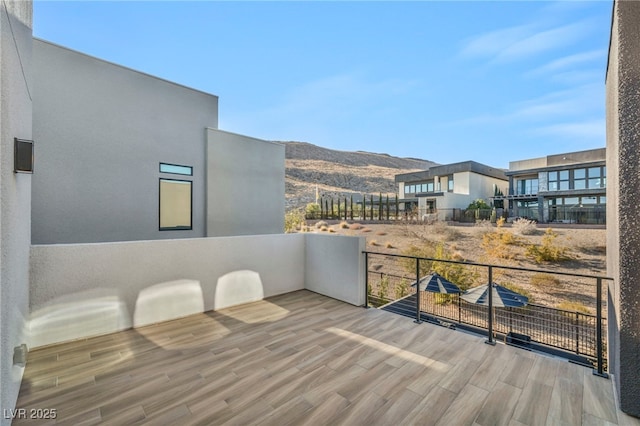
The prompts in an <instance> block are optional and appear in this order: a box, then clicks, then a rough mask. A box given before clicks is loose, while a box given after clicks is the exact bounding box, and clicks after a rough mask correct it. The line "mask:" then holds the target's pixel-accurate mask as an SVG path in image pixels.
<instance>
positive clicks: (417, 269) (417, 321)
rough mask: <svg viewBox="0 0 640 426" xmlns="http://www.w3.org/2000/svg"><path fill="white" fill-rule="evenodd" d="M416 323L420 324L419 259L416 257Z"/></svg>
mask: <svg viewBox="0 0 640 426" xmlns="http://www.w3.org/2000/svg"><path fill="white" fill-rule="evenodd" d="M414 322H415V323H416V324H420V323H421V322H422V321H421V320H420V259H418V258H416V319H415V321H414Z"/></svg>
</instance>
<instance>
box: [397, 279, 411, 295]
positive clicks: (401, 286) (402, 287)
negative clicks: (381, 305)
mask: <svg viewBox="0 0 640 426" xmlns="http://www.w3.org/2000/svg"><path fill="white" fill-rule="evenodd" d="M395 291H396V298H398V299H400V298H403V297H405V296H406V295H407V294H409V284H408V283H407V281H406V280H404V279H403V280H401V281H400V282H399V283H397V284H396V288H395Z"/></svg>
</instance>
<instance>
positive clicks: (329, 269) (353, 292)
mask: <svg viewBox="0 0 640 426" xmlns="http://www.w3.org/2000/svg"><path fill="white" fill-rule="evenodd" d="M364 250H365V239H364V238H361V237H358V238H355V237H344V236H332V235H314V234H307V235H306V256H305V273H304V276H305V288H306V289H308V290H311V291H315V292H316V293H320V294H324V295H325V296H329V297H333V298H334V299H338V300H343V301H345V302H348V303H351V304H353V305H357V306H360V305H364V302H365V300H364V292H365V289H364V257H363V255H362V252H363V251H364Z"/></svg>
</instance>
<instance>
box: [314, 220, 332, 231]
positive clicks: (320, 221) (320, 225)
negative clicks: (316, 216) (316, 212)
mask: <svg viewBox="0 0 640 426" xmlns="http://www.w3.org/2000/svg"><path fill="white" fill-rule="evenodd" d="M323 226H324V227H325V228H326V227H328V226H329V224H328V223H327V222H325V221H324V220H319V221H318V222H316V229H320V228H322V227H323Z"/></svg>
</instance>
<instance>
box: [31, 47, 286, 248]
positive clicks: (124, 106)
mask: <svg viewBox="0 0 640 426" xmlns="http://www.w3.org/2000/svg"><path fill="white" fill-rule="evenodd" d="M32 70H33V71H32V81H33V83H32V98H33V138H32V139H33V140H34V141H35V142H34V152H35V154H34V156H35V173H34V174H33V176H32V200H31V203H32V205H31V216H32V221H31V226H32V229H31V240H32V242H33V243H34V244H59V243H95V242H105V241H135V240H157V239H167V238H194V237H213V236H231V235H255V234H277V233H281V232H282V230H283V227H284V202H274V200H283V199H284V151H285V150H284V146H282V145H280V144H276V143H272V142H267V141H263V140H259V139H256V138H252V137H248V136H242V135H237V134H234V133H229V132H226V131H223V130H220V129H218V97H217V96H215V95H211V94H208V93H204V92H201V91H199V90H195V89H191V88H189V87H185V86H182V85H179V84H176V83H173V82H170V81H166V80H163V79H160V78H157V77H154V76H151V75H148V74H144V73H141V72H139V71H135V70H132V69H128V68H125V67H122V66H120V65H116V64H113V63H109V62H106V61H103V60H101V59H97V58H94V57H91V56H88V55H85V54H83V53H79V52H76V51H73V50H70V49H67V48H64V47H61V46H57V45H54V44H52V43H49V42H47V41H43V40H37V39H36V40H33V45H32ZM238 188H251V193H252V194H253V195H252V196H251V197H238V196H237V189H238ZM257 206H259V208H257Z"/></svg>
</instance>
